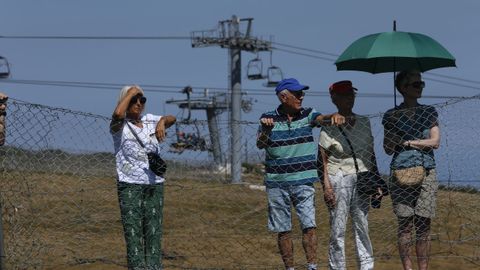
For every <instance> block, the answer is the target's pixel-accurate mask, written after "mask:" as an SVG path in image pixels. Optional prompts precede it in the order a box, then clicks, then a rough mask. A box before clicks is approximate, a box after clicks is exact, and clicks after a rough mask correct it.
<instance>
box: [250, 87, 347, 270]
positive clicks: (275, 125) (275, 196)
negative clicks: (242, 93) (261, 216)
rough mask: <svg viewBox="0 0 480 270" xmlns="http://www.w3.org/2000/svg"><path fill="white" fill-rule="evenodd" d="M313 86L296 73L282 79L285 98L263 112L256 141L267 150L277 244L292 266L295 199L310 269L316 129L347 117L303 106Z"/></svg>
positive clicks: (279, 91)
mask: <svg viewBox="0 0 480 270" xmlns="http://www.w3.org/2000/svg"><path fill="white" fill-rule="evenodd" d="M308 89H309V87H308V86H306V85H302V84H300V83H299V82H298V81H297V80H296V79H293V78H290V79H284V80H282V81H281V82H280V83H279V84H278V85H277V87H276V88H275V92H276V94H277V97H278V99H279V100H280V103H281V104H280V106H279V107H278V108H277V109H276V110H274V111H271V112H267V113H264V114H262V116H261V117H260V127H259V130H258V135H257V147H258V148H260V149H265V152H266V158H265V164H266V165H265V186H266V187H267V197H268V228H269V230H271V231H273V232H277V233H278V247H279V250H280V254H281V256H282V260H283V263H284V264H285V268H286V269H288V270H292V269H293V266H294V260H293V241H292V237H291V230H292V217H291V206H292V205H293V206H294V207H295V211H296V213H297V216H298V219H299V220H300V224H301V227H302V232H303V248H304V250H305V254H306V257H307V262H308V269H309V270H313V269H317V264H316V249H317V237H316V232H315V229H316V223H315V203H314V202H315V188H314V186H313V183H314V182H316V181H318V174H317V165H316V162H317V157H316V154H317V144H316V143H315V142H314V139H313V134H312V129H313V128H314V127H316V126H319V125H322V123H326V122H329V123H330V124H332V125H341V124H343V123H345V118H344V117H343V116H341V115H339V114H338V113H337V114H332V115H321V114H320V113H318V112H316V111H315V110H314V109H312V108H302V101H303V99H304V95H305V93H304V91H305V90H308ZM325 120H327V121H325Z"/></svg>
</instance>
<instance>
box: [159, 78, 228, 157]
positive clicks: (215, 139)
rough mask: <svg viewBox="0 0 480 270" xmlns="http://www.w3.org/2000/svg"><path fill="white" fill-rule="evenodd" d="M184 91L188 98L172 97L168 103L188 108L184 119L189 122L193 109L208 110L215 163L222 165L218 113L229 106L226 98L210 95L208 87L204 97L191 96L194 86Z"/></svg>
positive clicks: (209, 130) (209, 131)
mask: <svg viewBox="0 0 480 270" xmlns="http://www.w3.org/2000/svg"><path fill="white" fill-rule="evenodd" d="M182 92H183V93H185V94H187V99H177V100H174V99H170V100H167V101H166V103H167V104H174V105H177V106H178V107H179V108H180V109H188V117H187V119H185V120H184V121H185V123H187V124H188V123H189V122H190V116H191V111H192V110H204V111H206V113H207V121H208V133H209V134H210V142H211V144H212V152H213V160H214V162H215V165H217V166H220V165H222V164H223V156H222V150H221V146H220V133H219V132H218V125H217V122H218V121H217V115H218V114H220V113H222V112H223V111H225V110H226V109H227V108H228V104H227V102H226V101H225V100H222V99H219V98H218V97H219V96H218V95H214V96H212V97H208V90H207V89H205V94H204V97H202V98H193V99H192V98H190V93H191V92H192V88H191V87H189V86H187V87H185V89H184V90H182Z"/></svg>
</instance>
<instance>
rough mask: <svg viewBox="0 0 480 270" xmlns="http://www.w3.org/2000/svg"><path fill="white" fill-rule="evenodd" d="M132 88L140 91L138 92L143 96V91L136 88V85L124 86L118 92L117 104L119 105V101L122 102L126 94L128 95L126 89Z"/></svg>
mask: <svg viewBox="0 0 480 270" xmlns="http://www.w3.org/2000/svg"><path fill="white" fill-rule="evenodd" d="M132 87H135V88H138V90H140V92H141V93H142V95H145V94H144V92H143V89H142V88H141V87H140V86H138V85H136V84H134V85H125V86H124V87H123V88H122V90H120V95H118V101H117V104H119V103H120V101H122V100H123V98H125V96H126V95H127V93H128V89H130V88H132Z"/></svg>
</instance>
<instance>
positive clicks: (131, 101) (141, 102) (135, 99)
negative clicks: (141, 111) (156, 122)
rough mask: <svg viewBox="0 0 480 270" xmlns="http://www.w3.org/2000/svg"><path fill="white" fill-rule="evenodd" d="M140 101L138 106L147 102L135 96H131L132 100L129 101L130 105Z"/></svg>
mask: <svg viewBox="0 0 480 270" xmlns="http://www.w3.org/2000/svg"><path fill="white" fill-rule="evenodd" d="M138 100H140V104H145V102H147V98H146V97H144V96H142V95H136V96H133V97H132V99H130V104H135V103H137V101H138Z"/></svg>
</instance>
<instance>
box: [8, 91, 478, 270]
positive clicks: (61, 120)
mask: <svg viewBox="0 0 480 270" xmlns="http://www.w3.org/2000/svg"><path fill="white" fill-rule="evenodd" d="M479 99H480V98H479V97H478V96H476V97H472V98H469V99H461V100H452V101H449V102H446V103H442V104H437V105H435V106H433V107H432V108H434V109H435V110H436V112H437V113H438V123H439V127H440V132H441V142H440V147H439V148H438V149H437V150H435V151H434V152H435V162H436V179H438V183H439V188H438V191H435V192H433V191H432V192H433V195H432V196H435V197H436V207H435V208H436V214H435V217H434V218H433V219H432V224H431V232H430V238H431V252H430V264H431V265H432V268H433V269H438V268H443V269H449V268H455V269H472V268H474V267H479V265H480V215H479V208H478V202H479V198H480V193H479V187H480V176H479V172H478V170H477V166H478V158H479V154H478V153H479V152H480V149H479V148H480V146H479V144H478V137H479V136H480V122H479V121H476V118H477V115H478V109H477V108H478V105H479ZM428 116H431V115H428ZM383 118H384V115H383V114H378V115H370V116H368V117H366V118H364V119H363V120H362V121H363V122H361V123H364V124H365V126H363V127H364V128H367V127H368V126H367V123H368V124H369V125H370V129H369V130H370V131H371V134H372V136H363V135H358V134H357V133H355V132H352V130H350V129H348V128H346V127H345V129H344V130H345V133H346V134H347V136H351V138H350V139H351V142H352V145H353V147H354V148H355V147H356V146H358V147H359V150H355V152H357V151H358V154H357V162H358V167H359V168H360V170H363V169H364V168H366V169H371V168H372V163H371V162H370V161H371V160H370V159H369V157H370V156H371V154H372V152H373V151H374V152H375V154H376V162H377V165H378V169H379V172H380V174H381V175H382V178H383V179H384V180H385V181H386V183H387V184H388V185H389V187H391V186H392V185H393V184H394V182H393V181H392V180H391V178H390V177H388V175H389V174H390V162H391V159H392V157H391V156H389V155H387V154H385V151H384V149H383V141H384V125H383V124H382V119H383ZM364 120H365V121H364ZM6 121H7V123H6V131H7V136H6V143H5V145H4V146H2V147H0V170H1V177H2V181H0V192H1V193H0V194H1V207H2V219H3V236H4V250H5V252H4V253H5V258H4V259H5V260H4V261H5V266H6V269H69V268H71V269H79V268H75V267H81V266H85V267H87V266H88V267H92V268H89V269H95V268H97V269H124V268H125V267H126V265H127V263H126V249H125V240H124V236H123V230H122V223H121V216H120V210H119V203H118V197H117V184H116V170H115V157H114V154H113V142H112V136H111V134H110V133H109V123H110V119H109V118H106V117H102V116H97V115H92V114H88V113H82V112H74V111H70V110H65V109H59V108H52V107H47V106H42V105H36V104H30V103H25V102H21V101H15V100H13V101H9V105H8V108H7V120H6ZM392 121H393V120H392ZM359 123H360V122H359ZM422 123H423V122H422ZM217 124H218V129H219V135H220V136H219V137H220V138H219V139H218V144H219V145H217V147H219V148H220V151H217V153H216V154H215V155H214V154H213V151H212V150H213V146H212V140H211V137H210V136H209V128H208V124H207V121H195V122H190V123H179V124H177V125H176V126H175V127H171V128H170V129H169V130H168V131H167V139H166V141H165V142H163V143H162V144H161V146H160V148H161V154H162V157H163V158H164V159H165V160H166V162H167V164H168V171H167V174H166V177H165V178H166V182H165V203H164V205H165V206H164V213H163V217H164V224H163V240H162V242H163V248H162V252H163V264H164V267H165V268H166V269H281V268H283V266H282V265H283V264H282V261H281V258H280V256H279V254H278V248H277V235H276V234H274V233H271V232H269V231H268V229H267V217H268V214H267V213H268V202H267V195H266V192H265V186H264V176H265V173H267V175H268V173H272V172H269V171H268V166H267V169H265V166H264V163H265V151H264V150H260V149H258V148H257V147H256V138H257V132H258V128H259V124H258V122H242V130H243V134H242V138H243V139H242V140H244V142H243V148H242V162H243V163H242V176H241V178H242V184H231V183H230V179H231V175H230V163H229V160H230V150H229V148H230V147H229V143H230V141H229V140H230V137H229V136H228V133H229V123H228V122H226V121H220V122H218V123H217ZM367 130H368V128H367ZM390 130H391V129H390ZM392 132H393V131H392ZM322 134H323V137H324V139H325V140H324V141H322V139H321V140H320V143H321V144H322V146H323V147H324V148H325V149H326V150H327V151H326V152H327V154H328V156H329V158H331V159H330V160H329V163H328V164H327V167H328V166H329V167H328V168H329V171H328V173H329V174H330V173H331V172H334V171H336V170H335V168H334V167H335V162H344V163H342V164H345V162H346V164H347V165H348V166H349V168H350V171H351V172H353V174H355V173H356V169H355V165H354V162H353V159H351V158H350V157H351V151H350V150H349V146H348V142H347V141H346V140H345V139H344V137H342V136H343V135H342V133H341V132H340V131H339V130H338V129H337V128H333V127H329V128H324V129H323V133H322ZM355 134H357V135H355ZM326 135H328V136H326ZM361 136H363V137H361ZM386 136H387V137H388V138H392V137H393V135H391V134H389V133H388V132H387V133H386ZM319 137H322V135H320V129H318V128H316V129H314V131H313V142H312V143H313V144H314V145H315V147H316V145H317V144H318V142H319ZM327 137H328V138H327ZM334 138H337V139H336V140H334ZM412 139H413V138H412ZM282 147H285V146H282ZM315 152H316V150H315ZM219 153H220V154H219ZM349 153H350V154H349ZM349 158H350V159H349ZM269 159H271V157H267V162H266V163H268V160H269ZM324 165H325V164H324ZM337 165H338V164H337ZM309 166H310V165H309ZM272 168H273V167H271V168H270V169H272ZM312 168H313V167H312ZM312 168H310V169H312ZM277 169H279V167H278V166H277ZM266 170H267V171H266ZM282 170H284V171H281V172H282V174H289V173H291V171H292V170H293V171H295V166H293V167H292V166H290V167H288V166H287V167H286V168H285V167H284V168H283V169H282ZM313 170H316V168H313ZM337 176H338V175H337ZM273 177H275V176H273ZM343 177H344V176H343ZM332 178H335V177H331V178H330V180H331V181H332V182H333V181H335V180H334V179H333V180H332ZM337 178H338V177H337ZM340 178H341V177H340ZM340 178H339V179H340ZM344 178H345V177H344ZM344 178H341V179H343V180H341V181H340V180H339V183H338V184H336V187H335V188H336V190H337V192H338V194H342V193H348V192H351V190H352V189H354V188H355V187H356V186H355V185H354V184H351V185H349V184H348V183H347V184H345V180H344ZM351 181H353V182H351V183H354V182H355V180H354V179H353V180H351ZM435 183H436V182H435ZM314 187H315V189H316V195H315V196H314V204H315V206H316V211H315V220H316V226H317V237H318V248H317V251H316V254H317V257H318V264H319V266H320V267H321V268H323V267H325V266H326V265H327V264H328V249H329V246H330V245H331V236H330V234H331V230H330V215H329V211H328V208H327V207H326V205H325V202H324V200H323V192H322V187H321V185H320V184H319V183H315V184H314ZM389 190H390V194H391V195H389V196H386V197H384V198H383V200H382V204H381V208H379V209H370V211H369V214H368V229H369V235H370V239H371V243H372V246H373V258H374V259H375V268H376V269H391V268H392V267H394V266H396V267H397V268H398V267H399V264H400V260H399V252H398V249H397V226H398V224H397V218H396V216H395V214H394V206H393V204H392V194H395V193H394V190H393V189H389ZM415 192H418V191H417V190H415V189H413V190H410V191H407V193H405V194H401V195H399V196H397V197H399V198H400V201H402V200H403V201H404V202H410V201H411V200H410V199H409V196H412V194H413V193H415ZM397 195H398V194H397ZM339 196H340V195H339ZM345 196H347V197H348V194H347V195H345ZM394 196H395V195H394ZM429 198H430V197H429ZM355 200H356V199H355ZM431 203H432V202H431V200H428V198H427V199H425V202H424V204H425V205H427V206H428V207H429V208H428V209H430V208H432V207H433V206H431V205H429V204H431ZM361 204H362V203H360V202H359V201H351V202H349V204H348V205H345V206H344V208H338V209H340V210H339V211H338V212H339V213H337V214H338V215H341V216H347V215H348V213H347V214H345V211H350V213H352V212H351V208H352V205H357V206H358V205H361ZM396 211H399V210H398V209H396ZM351 220H352V218H351V217H349V218H348V223H347V222H346V221H345V220H343V219H342V220H341V222H342V223H341V224H340V227H346V228H350V227H351V226H352V225H351ZM292 224H293V229H292V231H293V241H294V246H295V249H294V256H295V264H296V266H297V268H300V269H302V267H304V266H305V265H306V259H305V255H304V254H303V250H302V248H301V247H302V233H301V229H300V225H299V223H298V219H297V217H296V216H295V217H293V223H292ZM349 231H350V229H347V233H346V240H345V249H346V256H345V258H346V259H345V263H346V264H347V265H348V266H349V267H353V266H354V265H355V264H356V263H357V259H356V254H355V239H354V237H353V236H352V235H351V234H350V233H348V232H349ZM415 240H416V239H415V237H412V238H411V239H408V241H409V244H411V245H413V244H414V242H415ZM411 253H412V256H413V255H414V248H413V249H412V250H411ZM363 255H364V256H366V260H365V261H369V260H370V259H373V258H372V257H370V255H368V254H363Z"/></svg>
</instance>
